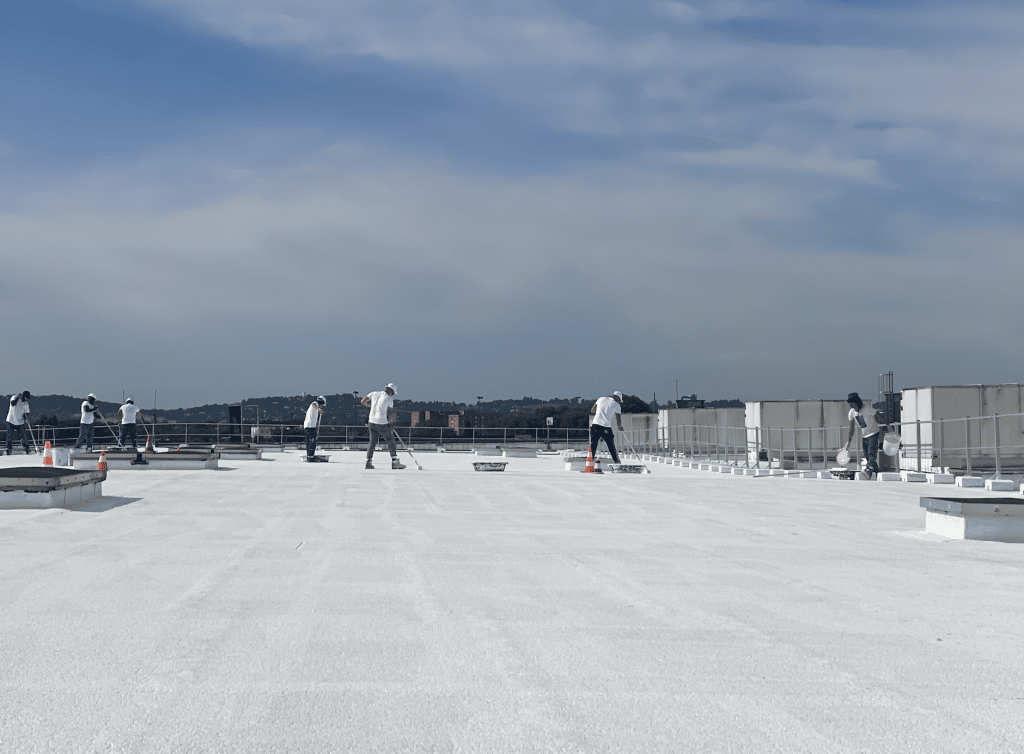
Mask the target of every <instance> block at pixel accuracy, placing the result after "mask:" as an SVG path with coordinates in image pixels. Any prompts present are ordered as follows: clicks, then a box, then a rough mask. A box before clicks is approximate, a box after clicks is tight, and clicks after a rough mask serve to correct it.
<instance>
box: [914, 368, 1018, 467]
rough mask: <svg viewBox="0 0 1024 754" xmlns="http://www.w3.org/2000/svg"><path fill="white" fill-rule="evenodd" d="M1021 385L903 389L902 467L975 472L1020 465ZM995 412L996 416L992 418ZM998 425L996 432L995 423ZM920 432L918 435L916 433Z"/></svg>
mask: <svg viewBox="0 0 1024 754" xmlns="http://www.w3.org/2000/svg"><path fill="white" fill-rule="evenodd" d="M1022 414H1024V385H1021V384H1020V383H1004V384H998V385H933V386H927V387H913V388H905V389H904V390H903V395H902V423H903V425H902V428H901V429H902V431H901V434H902V436H903V445H902V447H901V449H900V467H901V468H904V469H913V470H917V468H918V462H919V459H920V467H921V468H920V470H922V471H930V470H932V469H937V468H939V467H943V466H950V467H953V468H956V469H962V470H966V468H967V466H968V462H970V466H971V469H972V470H974V471H994V470H996V466H997V462H996V452H997V450H998V455H999V466H1000V467H1004V468H1002V469H1001V470H1010V469H1013V470H1015V471H1017V470H1021V469H1024V416H1022ZM997 416H998V419H996V418H995V417H997ZM997 424H998V436H997V432H996V426H997ZM919 431H920V436H919V434H918V432H919Z"/></svg>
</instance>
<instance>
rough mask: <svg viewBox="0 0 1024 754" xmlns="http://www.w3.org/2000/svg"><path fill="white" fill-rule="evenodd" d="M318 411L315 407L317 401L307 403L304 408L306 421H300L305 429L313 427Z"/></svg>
mask: <svg viewBox="0 0 1024 754" xmlns="http://www.w3.org/2000/svg"><path fill="white" fill-rule="evenodd" d="M319 414H320V411H319V410H318V409H317V402H316V401H313V402H312V403H310V404H309V408H307V409H306V421H304V422H303V423H302V426H303V427H305V428H306V429H314V428H315V427H316V421H317V419H316V418H317V416H319Z"/></svg>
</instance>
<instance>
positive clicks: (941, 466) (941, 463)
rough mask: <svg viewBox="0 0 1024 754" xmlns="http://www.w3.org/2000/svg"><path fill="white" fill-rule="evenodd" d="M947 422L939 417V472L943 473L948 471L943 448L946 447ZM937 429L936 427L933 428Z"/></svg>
mask: <svg viewBox="0 0 1024 754" xmlns="http://www.w3.org/2000/svg"><path fill="white" fill-rule="evenodd" d="M945 429H946V422H945V421H944V420H943V419H939V472H940V473H942V474H945V473H946V464H945V460H944V456H943V450H944V449H945V447H946V434H945ZM932 431H933V432H934V431H935V430H934V429H933V430H932Z"/></svg>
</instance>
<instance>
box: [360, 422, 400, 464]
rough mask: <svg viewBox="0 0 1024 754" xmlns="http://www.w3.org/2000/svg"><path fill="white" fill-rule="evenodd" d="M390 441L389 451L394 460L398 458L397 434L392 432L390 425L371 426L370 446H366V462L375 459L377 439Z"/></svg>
mask: <svg viewBox="0 0 1024 754" xmlns="http://www.w3.org/2000/svg"><path fill="white" fill-rule="evenodd" d="M378 437H380V438H381V439H382V440H387V441H388V450H390V451H391V457H392V458H398V449H397V448H396V447H395V433H394V432H392V431H391V425H390V424H371V425H370V444H369V445H367V446H366V460H367V461H369V460H370V459H371V458H373V451H374V450H376V449H377V438H378Z"/></svg>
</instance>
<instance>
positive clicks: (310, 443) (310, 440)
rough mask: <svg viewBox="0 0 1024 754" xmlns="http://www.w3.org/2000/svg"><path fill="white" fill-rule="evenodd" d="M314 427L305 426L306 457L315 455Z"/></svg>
mask: <svg viewBox="0 0 1024 754" xmlns="http://www.w3.org/2000/svg"><path fill="white" fill-rule="evenodd" d="M316 435H317V428H316V427H306V457H307V458H312V457H313V456H315V455H316Z"/></svg>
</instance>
